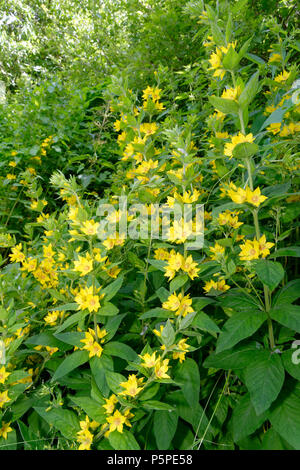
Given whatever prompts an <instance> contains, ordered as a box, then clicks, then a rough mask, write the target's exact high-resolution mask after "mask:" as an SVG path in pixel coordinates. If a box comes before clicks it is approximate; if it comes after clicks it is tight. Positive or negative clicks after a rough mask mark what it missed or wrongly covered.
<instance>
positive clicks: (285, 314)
mask: <svg viewBox="0 0 300 470" xmlns="http://www.w3.org/2000/svg"><path fill="white" fill-rule="evenodd" d="M270 316H271V318H272V319H273V320H276V321H277V322H278V323H281V325H283V326H286V327H287V328H291V330H294V331H297V332H298V333H300V305H281V306H277V307H274V308H272V309H271V310H270Z"/></svg>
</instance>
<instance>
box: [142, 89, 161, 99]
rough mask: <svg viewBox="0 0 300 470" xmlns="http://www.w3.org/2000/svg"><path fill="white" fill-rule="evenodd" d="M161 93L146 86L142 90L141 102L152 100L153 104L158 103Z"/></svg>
mask: <svg viewBox="0 0 300 470" xmlns="http://www.w3.org/2000/svg"><path fill="white" fill-rule="evenodd" d="M161 91H162V90H161V89H160V88H157V87H155V88H152V87H150V86H147V88H146V89H145V90H143V100H145V101H147V100H148V99H149V98H152V100H153V101H154V102H155V101H158V100H159V99H160V97H161Z"/></svg>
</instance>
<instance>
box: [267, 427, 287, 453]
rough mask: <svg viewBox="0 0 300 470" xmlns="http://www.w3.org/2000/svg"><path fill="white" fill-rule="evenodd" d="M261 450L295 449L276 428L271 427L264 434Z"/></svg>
mask: <svg viewBox="0 0 300 470" xmlns="http://www.w3.org/2000/svg"><path fill="white" fill-rule="evenodd" d="M261 450H293V447H291V446H290V445H289V444H288V443H287V442H286V441H285V440H284V439H282V437H281V436H280V435H279V434H278V433H277V432H276V431H275V429H274V428H270V429H268V431H267V432H266V433H265V434H264V436H263V440H262V445H261Z"/></svg>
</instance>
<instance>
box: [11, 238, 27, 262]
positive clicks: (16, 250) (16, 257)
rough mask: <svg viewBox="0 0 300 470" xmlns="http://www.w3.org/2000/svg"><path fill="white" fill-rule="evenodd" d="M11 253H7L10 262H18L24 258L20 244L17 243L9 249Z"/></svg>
mask: <svg viewBox="0 0 300 470" xmlns="http://www.w3.org/2000/svg"><path fill="white" fill-rule="evenodd" d="M11 251H12V254H10V255H9V257H10V260H11V262H12V263H20V262H23V261H24V260H25V255H24V253H22V244H21V243H19V244H18V245H16V246H15V247H13V248H12V249H11Z"/></svg>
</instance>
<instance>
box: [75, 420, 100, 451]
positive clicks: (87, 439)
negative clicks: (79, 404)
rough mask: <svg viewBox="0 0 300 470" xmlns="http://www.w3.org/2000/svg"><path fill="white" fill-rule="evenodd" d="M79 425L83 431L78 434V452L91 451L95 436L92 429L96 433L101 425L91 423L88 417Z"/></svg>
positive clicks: (95, 422) (94, 422)
mask: <svg viewBox="0 0 300 470" xmlns="http://www.w3.org/2000/svg"><path fill="white" fill-rule="evenodd" d="M79 425H80V428H81V429H80V431H78V433H77V442H78V443H79V444H80V446H79V447H78V450H90V449H91V445H92V443H93V434H92V433H91V431H90V429H91V430H92V431H94V430H95V429H97V428H98V427H99V426H100V425H99V423H97V421H94V420H93V421H90V420H89V417H88V416H86V417H85V420H84V421H80V423H79Z"/></svg>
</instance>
